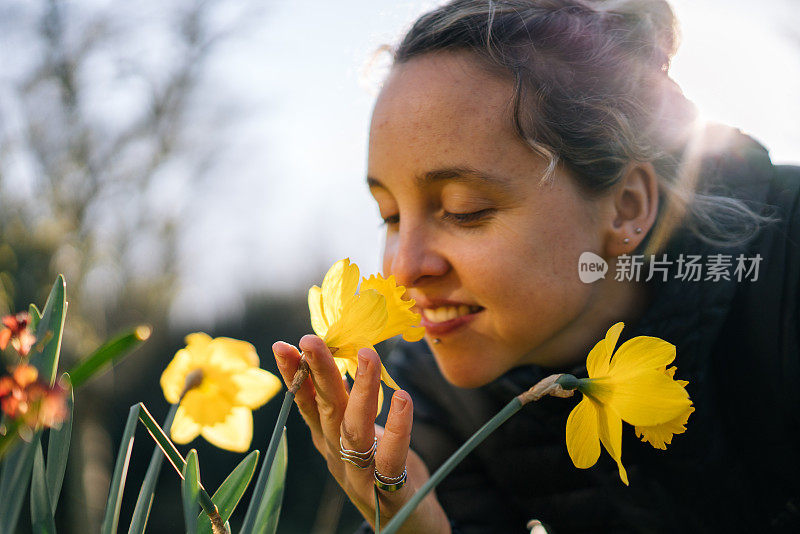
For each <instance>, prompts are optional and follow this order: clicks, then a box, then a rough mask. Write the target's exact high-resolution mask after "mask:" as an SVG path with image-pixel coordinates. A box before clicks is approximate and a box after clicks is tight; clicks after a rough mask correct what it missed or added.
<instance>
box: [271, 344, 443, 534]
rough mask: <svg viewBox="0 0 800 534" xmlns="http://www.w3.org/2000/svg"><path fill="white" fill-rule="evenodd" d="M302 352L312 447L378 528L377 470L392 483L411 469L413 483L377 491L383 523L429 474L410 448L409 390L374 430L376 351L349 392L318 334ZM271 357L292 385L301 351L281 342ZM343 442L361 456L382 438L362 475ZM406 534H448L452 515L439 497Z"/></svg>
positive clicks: (362, 354) (300, 401)
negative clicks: (345, 452)
mask: <svg viewBox="0 0 800 534" xmlns="http://www.w3.org/2000/svg"><path fill="white" fill-rule="evenodd" d="M300 348H301V349H302V350H303V351H305V353H306V361H307V362H308V366H309V368H310V369H311V376H310V378H311V380H306V381H305V382H304V383H303V385H302V386H301V387H300V389H299V390H298V392H297V394H296V396H295V402H296V403H297V406H298V407H299V409H300V413H301V415H302V416H303V419H305V421H306V424H307V425H308V427H309V428H310V429H311V439H312V440H313V442H314V446H315V447H316V448H317V450H318V451H319V452H320V454H322V456H323V457H324V458H325V460H326V462H327V464H328V470H329V471H330V472H331V474H332V475H333V476H334V478H335V479H336V481H337V482H338V483H339V485H340V486H341V487H342V489H344V491H345V493H347V496H348V497H349V498H350V500H351V501H352V502H353V504H354V505H355V506H356V508H358V510H359V511H360V512H361V514H362V515H363V516H364V518H365V519H366V520H367V521H369V523H370V524H371V525H372V526H373V528H374V526H375V525H374V524H373V523H374V520H375V507H374V501H375V497H374V489H373V488H374V478H373V477H374V471H375V468H377V470H378V472H380V473H381V474H383V475H385V476H387V477H395V476H399V475H401V474H402V473H403V468H404V466H405V467H406V470H407V472H408V479H407V481H406V484H405V485H404V486H403V487H402V488H400V489H399V490H397V491H395V492H391V493H390V492H387V491H384V490H378V494H379V495H380V509H381V524H382V525H385V524H386V523H387V522H388V521H389V519H391V517H392V516H394V514H395V513H397V511H398V510H399V509H400V508H401V507H402V506H403V504H405V503H406V501H408V499H410V498H411V496H412V495H413V494H414V493H415V492H416V490H417V489H418V488H419V487H420V486H422V484H424V483H425V481H426V480H427V479H428V478H429V476H430V475H429V473H428V469H427V468H426V467H425V464H424V463H423V462H422V460H421V459H420V458H419V456H417V455H416V454H415V453H414V452H413V451H411V450H410V449H409V441H410V437H411V424H412V419H413V413H414V408H413V405H412V402H411V396H410V395H409V394H408V393H407V392H405V391H403V390H398V391H395V393H394V395H393V396H392V404H391V409H390V412H389V416H388V419H387V421H386V428H383V427H381V426H379V425H376V424H375V414H376V413H377V411H378V388H379V387H380V373H381V361H380V358H379V357H378V354H377V353H376V352H375V351H374V350H370V349H361V350H360V351H359V352H358V372H357V374H356V377H355V381H354V384H353V388H352V390H351V391H350V393H349V394H348V392H347V388H346V383H345V382H344V381H343V379H342V376H341V374H340V372H339V369H338V367H337V366H336V363H335V362H334V360H333V356H332V355H331V352H330V350H329V349H328V347H327V346H326V345H325V342H324V341H323V340H322V339H320V338H319V337H317V336H314V335H307V336H304V337H303V338H302V339H301V340H300ZM272 351H273V352H274V354H275V360H276V361H277V363H278V369H279V370H280V372H281V375H282V376H283V380H284V382H286V384H287V385H288V384H291V382H292V378H293V377H294V374H295V372H296V371H297V367H298V364H299V361H300V357H301V354H300V352H299V351H298V350H297V348H295V347H293V346H292V345H289V344H287V343H284V342H282V341H279V342H277V343H275V344H274V345H273V346H272ZM340 437H341V439H342V443H343V445H344V447H345V448H346V449H353V450H357V451H366V450H368V449H369V448H370V446H372V443H373V441H374V439H375V437H377V438H378V449H377V452H376V453H375V463H374V465H369V466H368V467H367V468H366V469H360V468H359V467H357V466H355V465H353V464H351V463H350V462H346V461H344V460H342V459H341V458H340V452H339V438H340ZM400 532H401V533H413V532H426V533H432V534H435V533H449V532H450V524H449V522H448V520H447V516H446V515H445V513H444V510H442V507H441V506H440V505H439V502H438V501H437V500H436V497H435V495H434V493H433V492H431V493H430V494H429V495H428V496H427V497H426V498H425V499H424V500H423V501H422V502H421V503H420V504H419V506H417V508H416V510H415V511H414V513H413V514H412V515H411V516H410V517H409V519H408V520H407V521H406V522H405V524H404V525H403V527H402V528H401V529H400Z"/></svg>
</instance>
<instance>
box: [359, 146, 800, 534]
mask: <svg viewBox="0 0 800 534" xmlns="http://www.w3.org/2000/svg"><path fill="white" fill-rule="evenodd" d="M704 161H705V163H704V166H703V169H704V170H703V173H702V176H703V178H702V180H703V182H702V186H703V187H705V188H707V189H709V190H713V192H715V193H720V192H724V193H726V194H729V195H730V196H734V197H738V198H742V199H746V200H747V201H748V202H749V203H751V206H753V207H755V208H756V209H759V210H762V209H763V211H764V212H770V211H771V213H773V214H774V216H776V217H777V218H778V219H779V220H778V222H776V223H773V224H770V225H769V226H767V227H765V228H764V229H763V230H762V232H761V233H760V234H759V235H758V237H757V238H756V239H755V240H753V241H751V242H750V243H749V244H748V245H744V246H741V247H735V248H727V249H724V250H718V249H715V248H714V247H711V246H709V245H706V244H704V243H703V242H701V241H700V240H698V239H697V238H696V237H694V236H692V235H691V234H690V233H689V232H688V231H686V230H681V231H679V232H678V233H676V235H675V236H674V237H673V238H672V239H671V241H670V243H669V244H668V246H667V249H666V251H665V252H666V254H667V255H668V259H675V258H677V257H678V255H679V254H680V253H683V254H700V255H702V256H703V257H704V258H707V257H708V255H710V254H715V253H723V254H728V255H731V257H732V258H733V259H734V261H735V258H736V257H737V256H738V255H739V254H744V256H745V257H746V258H752V257H755V256H756V254H760V256H761V257H762V261H761V263H760V265H759V274H758V278H757V279H756V280H755V281H753V280H752V278H753V273H751V275H750V278H749V279H747V280H745V281H741V282H739V281H737V280H736V279H735V278H732V279H731V280H724V279H722V280H719V281H698V282H689V281H681V280H676V279H675V272H674V270H673V271H670V274H669V277H668V279H667V281H666V282H664V281H662V280H661V279H660V278H658V277H654V278H653V279H652V280H651V281H650V282H648V284H650V288H651V290H652V294H653V295H654V298H653V301H652V304H651V306H650V307H649V308H648V310H647V311H646V312H645V314H644V316H643V317H642V318H641V319H640V320H639V321H638V322H637V324H629V325H626V327H625V329H624V330H623V332H622V336H621V338H620V341H619V343H622V342H623V341H625V340H626V339H629V338H631V337H634V336H639V335H652V336H657V337H660V338H662V339H665V340H667V341H669V342H671V343H673V344H675V345H676V347H677V358H676V360H675V365H676V366H677V367H678V378H682V379H686V380H689V385H688V386H687V389H688V391H689V394H690V395H691V398H692V400H693V401H694V405H695V408H696V412H695V413H694V414H692V416H691V418H690V419H689V423H688V425H687V431H686V432H685V433H684V434H681V435H677V436H675V437H674V439H673V441H672V444H671V445H670V446H668V447H667V450H666V451H662V450H657V449H654V448H653V447H651V446H650V445H649V444H645V443H641V442H639V441H638V440H637V438H636V437H635V436H634V431H633V428H632V427H630V426H628V425H623V445H622V461H623V463H624V465H625V466H626V468H627V471H628V476H629V480H630V486H629V487H626V486H624V485H623V484H622V483H621V482H620V479H619V475H618V473H617V468H616V465H615V463H614V462H613V460H611V459H610V457H609V456H608V454H607V453H606V452H605V451H603V453H602V454H601V457H600V460H599V462H598V463H597V465H595V466H594V467H593V468H591V469H588V470H580V469H576V468H575V467H574V466H573V465H572V462H571V461H570V459H569V456H568V454H567V450H566V444H565V428H566V420H567V415H568V414H569V412H570V410H571V409H572V408H573V407H574V406H575V404H576V403H577V402H578V401H579V400H580V397H581V396H580V395H576V396H575V397H574V398H573V399H555V398H545V399H543V400H541V401H539V402H537V403H533V404H531V405H528V406H526V407H525V408H524V409H523V410H522V411H521V412H519V413H518V414H516V415H515V416H514V417H512V418H511V419H510V420H509V421H508V422H506V423H505V424H504V425H503V426H502V427H500V429H498V431H496V432H495V433H494V434H493V435H492V436H490V437H489V438H488V439H487V440H486V441H485V442H484V443H483V444H482V445H481V446H480V447H478V448H477V449H476V450H475V451H474V452H473V453H472V454H471V455H470V456H469V457H467V458H466V459H465V461H464V462H462V464H461V465H460V466H459V467H458V468H456V470H455V471H454V472H453V473H451V474H450V476H449V477H448V478H447V479H445V481H443V482H442V484H441V485H440V486H439V488H438V489H437V496H438V498H439V500H440V502H441V503H442V506H443V507H444V509H445V510H446V512H447V513H448V516H449V517H450V519H451V521H452V522H453V524H454V525H455V527H456V528H457V529H458V531H459V532H460V533H462V534H478V533H480V534H485V533H504V534H506V533H508V534H513V533H523V532H527V530H526V529H525V524H526V523H527V521H528V520H529V519H534V518H535V519H539V520H541V521H543V522H544V523H545V524H546V525H547V526H548V528H549V530H548V531H549V532H551V533H555V534H572V533H616V532H620V533H622V532H625V533H627V532H648V533H649V532H653V533H662V532H663V533H667V532H669V533H674V532H687V533H695V532H697V533H702V532H800V348H799V345H798V331H800V318H799V317H800V316H799V315H798V304H799V303H800V285H799V283H800V169H798V168H796V167H788V166H773V165H772V163H771V162H770V160H769V156H768V154H767V152H766V150H765V149H764V148H763V147H761V145H759V144H757V143H755V142H754V141H752V140H751V139H750V138H748V137H746V136H743V135H740V134H737V140H736V142H735V143H734V144H733V146H732V147H729V148H728V149H727V150H726V151H725V152H724V153H718V154H710V155H708V157H707V158H706V159H705V160H704ZM672 268H673V269H674V265H673V267H672ZM703 276H705V274H704V275H703ZM609 326H610V325H609ZM589 348H591V347H587V354H588V349H589ZM388 365H389V367H390V371H391V372H393V377H394V378H395V380H396V381H397V382H398V384H400V385H401V387H403V388H404V389H405V390H407V391H408V392H409V393H410V394H411V397H412V399H413V401H414V427H413V431H412V442H411V447H412V448H413V449H414V450H415V451H416V452H417V453H418V454H419V455H420V456H421V457H422V458H423V460H424V461H425V462H426V464H427V465H428V467H429V469H430V470H431V472H433V470H435V469H436V468H437V467H439V465H440V464H441V463H442V462H443V461H444V460H446V459H447V458H448V457H449V456H450V454H451V453H452V452H453V451H454V450H455V449H456V448H457V447H458V446H460V445H461V444H462V443H463V442H464V441H466V440H467V439H468V438H469V437H470V435H471V434H472V433H473V432H474V431H475V430H476V429H477V428H479V427H480V426H481V425H482V424H483V423H484V422H486V421H487V420H488V419H489V418H490V417H491V416H493V415H494V414H495V413H496V412H498V411H499V410H500V409H501V408H502V407H503V406H504V405H505V404H506V403H507V402H508V401H509V400H510V399H511V398H512V397H514V396H515V395H517V394H519V393H520V392H522V391H524V390H525V389H527V388H528V387H530V386H531V385H533V384H535V383H536V382H537V381H538V380H539V379H541V378H543V377H544V376H547V375H549V374H552V373H553V372H554V371H567V372H572V373H573V374H576V375H581V376H586V368H585V366H583V367H579V368H575V369H564V370H553V369H542V368H539V367H537V366H525V367H519V368H516V369H513V370H511V371H509V372H508V373H506V374H505V375H503V376H502V377H500V378H499V379H497V380H496V381H494V382H492V383H490V384H488V385H486V386H483V387H480V388H477V389H460V388H457V387H454V386H452V385H451V384H449V383H448V382H447V381H446V380H445V379H444V378H443V377H442V375H441V374H440V372H439V370H438V368H437V366H436V363H435V361H434V360H433V357H432V356H431V355H430V353H429V351H428V349H427V347H426V345H425V344H424V342H420V343H415V344H409V343H401V344H400V345H398V346H397V347H396V348H395V349H394V350H393V351H392V353H391V355H390V357H389V361H388ZM748 529H752V530H748ZM360 532H370V530H369V528H368V527H367V526H366V524H365V525H363V526H362V529H361V531H360Z"/></svg>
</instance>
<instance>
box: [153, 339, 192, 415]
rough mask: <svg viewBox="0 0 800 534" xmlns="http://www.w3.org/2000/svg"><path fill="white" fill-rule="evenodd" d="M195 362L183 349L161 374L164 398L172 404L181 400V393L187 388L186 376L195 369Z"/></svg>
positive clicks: (160, 382) (160, 381)
mask: <svg viewBox="0 0 800 534" xmlns="http://www.w3.org/2000/svg"><path fill="white" fill-rule="evenodd" d="M194 366H195V362H194V360H193V358H192V355H191V353H190V352H189V351H187V350H186V349H181V350H179V351H178V352H177V353H175V357H174V358H172V361H171V362H169V365H167V368H166V369H164V372H163V373H161V379H160V380H159V384H160V385H161V390H162V391H163V392H164V398H165V399H167V402H168V403H170V404H175V403H177V402H178V401H179V400H180V397H181V393H183V389H184V387H185V386H186V375H188V374H189V372H190V371H191V370H192V369H193V368H194Z"/></svg>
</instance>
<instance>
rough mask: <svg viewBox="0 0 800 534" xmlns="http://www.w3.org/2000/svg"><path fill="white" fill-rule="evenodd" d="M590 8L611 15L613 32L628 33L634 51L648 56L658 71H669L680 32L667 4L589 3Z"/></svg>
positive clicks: (660, 0) (653, 0)
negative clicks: (622, 30) (615, 30)
mask: <svg viewBox="0 0 800 534" xmlns="http://www.w3.org/2000/svg"><path fill="white" fill-rule="evenodd" d="M589 5H590V6H591V7H592V8H593V9H594V10H595V11H597V12H598V13H603V14H607V15H609V17H608V19H607V22H608V23H609V25H610V26H611V27H612V28H620V26H622V28H623V29H625V30H626V31H625V32H624V33H625V34H627V36H628V38H627V41H628V43H627V44H628V46H629V47H630V48H631V49H632V50H634V51H635V52H637V53H643V54H648V55H649V56H650V60H651V61H652V64H654V66H655V67H656V68H657V69H658V70H663V71H667V70H668V69H669V64H670V60H671V59H672V56H674V55H675V52H676V51H677V49H678V44H679V32H678V21H677V19H676V17H675V12H674V11H673V10H672V7H671V6H670V5H669V3H668V2H667V1H666V0H590V2H589Z"/></svg>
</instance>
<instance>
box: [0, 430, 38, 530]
mask: <svg viewBox="0 0 800 534" xmlns="http://www.w3.org/2000/svg"><path fill="white" fill-rule="evenodd" d="M41 435H42V432H41V431H38V432H36V433H35V434H34V435H33V439H32V440H31V442H30V443H22V444H21V445H20V446H18V447H17V448H15V449H14V450H13V451H11V452H10V453H9V454H8V456H6V458H5V460H3V464H4V465H3V473H2V475H0V495H2V497H3V498H2V499H0V525H2V526H3V531H4V532H14V529H15V528H16V526H17V520H18V519H19V512H20V509H21V508H22V501H23V499H24V498H25V494H26V493H27V490H28V482H29V481H30V479H31V468H32V467H33V458H34V456H35V454H36V447H37V446H38V445H39V438H40V437H41Z"/></svg>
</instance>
